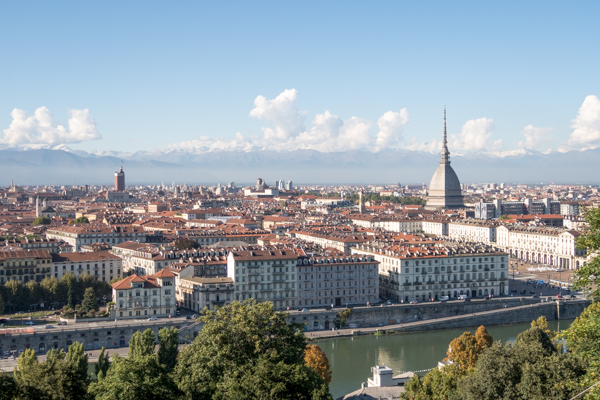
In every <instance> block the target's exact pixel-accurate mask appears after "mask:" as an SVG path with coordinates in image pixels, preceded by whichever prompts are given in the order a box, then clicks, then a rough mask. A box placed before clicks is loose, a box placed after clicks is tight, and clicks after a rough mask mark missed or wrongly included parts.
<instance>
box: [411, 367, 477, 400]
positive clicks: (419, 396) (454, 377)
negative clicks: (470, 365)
mask: <svg viewBox="0 0 600 400" xmlns="http://www.w3.org/2000/svg"><path fill="white" fill-rule="evenodd" d="M466 373H467V372H466V371H465V370H464V369H461V368H460V367H459V366H458V365H456V364H451V365H447V366H445V367H443V368H442V369H441V370H440V369H438V368H434V369H432V370H431V371H430V372H428V373H427V374H425V376H424V377H423V379H422V380H421V379H419V376H418V375H416V374H415V376H413V377H412V378H411V379H410V380H409V381H408V383H407V384H406V385H405V386H404V389H405V392H404V393H402V394H401V398H402V399H410V400H453V399H459V398H460V397H459V395H458V390H457V385H458V381H459V379H460V378H462V377H463V376H465V375H466Z"/></svg>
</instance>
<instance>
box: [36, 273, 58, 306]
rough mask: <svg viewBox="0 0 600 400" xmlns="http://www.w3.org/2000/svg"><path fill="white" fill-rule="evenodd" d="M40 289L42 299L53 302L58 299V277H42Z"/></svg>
mask: <svg viewBox="0 0 600 400" xmlns="http://www.w3.org/2000/svg"><path fill="white" fill-rule="evenodd" d="M40 287H41V289H42V299H43V300H44V301H47V302H54V301H57V299H58V279H56V278H55V277H50V278H44V280H42V282H41V283H40Z"/></svg>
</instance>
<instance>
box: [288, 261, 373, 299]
mask: <svg viewBox="0 0 600 400" xmlns="http://www.w3.org/2000/svg"><path fill="white" fill-rule="evenodd" d="M378 265H379V262H378V261H376V260H375V258H374V257H373V256H365V255H361V256H357V255H354V256H343V257H321V256H316V257H305V256H303V257H298V261H297V264H296V271H297V273H298V278H297V281H298V307H323V306H331V305H335V306H342V305H344V306H348V305H366V304H375V303H379V275H378Z"/></svg>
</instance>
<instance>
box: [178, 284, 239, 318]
mask: <svg viewBox="0 0 600 400" xmlns="http://www.w3.org/2000/svg"><path fill="white" fill-rule="evenodd" d="M234 292H235V288H234V283H233V279H232V278H227V277H225V278H202V277H198V276H187V277H182V278H179V279H178V285H177V302H178V304H179V306H180V307H183V308H187V309H189V310H192V311H196V312H200V311H202V310H203V309H204V308H205V307H206V308H208V309H209V310H214V309H215V307H223V306H226V305H227V304H229V303H231V302H232V301H233V298H234Z"/></svg>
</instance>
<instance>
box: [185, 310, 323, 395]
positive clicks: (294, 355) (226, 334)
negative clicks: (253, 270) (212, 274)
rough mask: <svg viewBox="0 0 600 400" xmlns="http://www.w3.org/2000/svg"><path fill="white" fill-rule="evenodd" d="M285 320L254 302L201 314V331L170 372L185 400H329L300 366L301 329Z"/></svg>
mask: <svg viewBox="0 0 600 400" xmlns="http://www.w3.org/2000/svg"><path fill="white" fill-rule="evenodd" d="M286 318H287V315H286V314H285V313H278V312H276V311H275V310H273V304H272V303H270V302H263V303H258V302H257V301H256V300H254V299H250V300H245V301H243V302H238V301H235V302H232V303H230V304H228V305H226V306H225V307H222V308H218V309H217V310H214V311H213V310H206V309H205V311H204V312H203V315H202V316H201V317H200V318H199V321H200V322H203V323H204V327H203V328H202V330H201V331H200V332H199V333H198V336H197V337H196V339H195V340H194V342H193V343H192V344H191V345H190V346H187V347H186V348H184V349H183V350H182V351H181V353H180V354H179V359H178V362H177V366H176V367H175V370H174V374H175V375H176V377H177V381H178V385H179V387H180V388H181V389H182V391H183V392H184V393H185V398H188V399H192V398H193V399H226V398H227V399H229V398H240V397H239V395H240V393H243V396H242V397H243V398H245V399H258V398H272V399H277V398H281V399H283V398H295V399H311V398H313V396H316V398H320V399H330V398H331V395H330V394H329V390H328V388H327V385H326V384H325V382H324V381H323V379H322V378H321V376H320V375H319V374H318V373H317V372H316V371H315V370H314V369H312V368H310V367H308V366H307V365H306V364H305V362H304V358H303V355H304V350H305V348H306V338H305V337H304V334H303V330H302V326H301V325H300V324H294V323H289V322H288V321H287V320H286ZM292 391H294V392H293V394H292ZM261 396H263V397H261ZM286 396H287V397H286Z"/></svg>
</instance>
